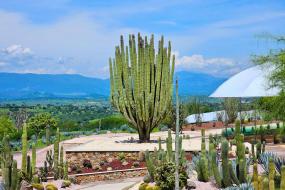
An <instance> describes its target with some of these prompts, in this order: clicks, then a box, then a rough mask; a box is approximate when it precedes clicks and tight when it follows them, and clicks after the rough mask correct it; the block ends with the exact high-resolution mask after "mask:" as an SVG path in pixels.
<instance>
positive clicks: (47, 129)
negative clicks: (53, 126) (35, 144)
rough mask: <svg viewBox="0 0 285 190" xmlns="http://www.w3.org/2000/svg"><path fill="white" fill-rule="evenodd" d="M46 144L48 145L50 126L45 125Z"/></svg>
mask: <svg viewBox="0 0 285 190" xmlns="http://www.w3.org/2000/svg"><path fill="white" fill-rule="evenodd" d="M46 144H47V145H48V146H49V145H50V126H49V125H47V127H46Z"/></svg>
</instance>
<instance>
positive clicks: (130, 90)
mask: <svg viewBox="0 0 285 190" xmlns="http://www.w3.org/2000/svg"><path fill="white" fill-rule="evenodd" d="M136 45H137V47H136ZM171 59H172V60H171ZM174 64H175V57H174V55H172V54H171V43H170V42H169V44H168V48H167V47H164V39H163V36H162V37H161V40H160V41H159V43H158V52H157V53H156V52H155V49H154V36H153V35H152V36H151V38H150V41H148V40H147V37H145V39H143V38H142V37H141V35H140V34H138V43H137V44H136V42H135V36H134V35H130V36H129V47H128V46H127V47H125V46H124V40H123V36H121V44H120V46H117V47H116V50H115V59H113V60H112V59H111V58H110V59H109V65H110V83H111V93H110V97H111V102H112V104H113V105H114V106H115V107H116V108H117V109H118V110H119V111H120V112H121V114H122V115H123V116H124V117H125V118H126V119H127V120H128V122H129V123H130V124H131V126H133V127H134V128H135V129H136V130H137V131H138V133H139V139H140V141H141V142H147V141H149V139H150V133H151V131H152V130H153V129H154V128H155V127H157V126H158V125H159V124H160V123H161V122H162V120H163V119H164V118H165V117H166V115H167V114H168V112H169V108H170V106H171V103H172V88H173V86H172V85H173V73H174Z"/></svg>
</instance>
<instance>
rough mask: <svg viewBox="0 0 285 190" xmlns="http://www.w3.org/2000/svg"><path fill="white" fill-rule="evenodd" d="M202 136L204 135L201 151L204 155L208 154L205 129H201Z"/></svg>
mask: <svg viewBox="0 0 285 190" xmlns="http://www.w3.org/2000/svg"><path fill="white" fill-rule="evenodd" d="M201 136H202V143H201V152H202V154H203V155H206V140H205V129H201Z"/></svg>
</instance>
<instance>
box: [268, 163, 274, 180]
mask: <svg viewBox="0 0 285 190" xmlns="http://www.w3.org/2000/svg"><path fill="white" fill-rule="evenodd" d="M268 167H269V174H268V179H269V182H270V180H274V177H275V164H274V161H273V159H272V158H270V159H269V166H268Z"/></svg>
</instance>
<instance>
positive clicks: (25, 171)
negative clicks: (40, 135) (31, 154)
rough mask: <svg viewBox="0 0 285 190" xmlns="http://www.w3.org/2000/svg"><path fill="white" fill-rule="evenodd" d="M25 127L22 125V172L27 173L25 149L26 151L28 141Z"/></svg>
mask: <svg viewBox="0 0 285 190" xmlns="http://www.w3.org/2000/svg"><path fill="white" fill-rule="evenodd" d="M27 135H28V134H27V125H26V124H25V123H24V126H23V132H22V171H23V172H24V173H27V170H26V169H27V149H28V139H27Z"/></svg>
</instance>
